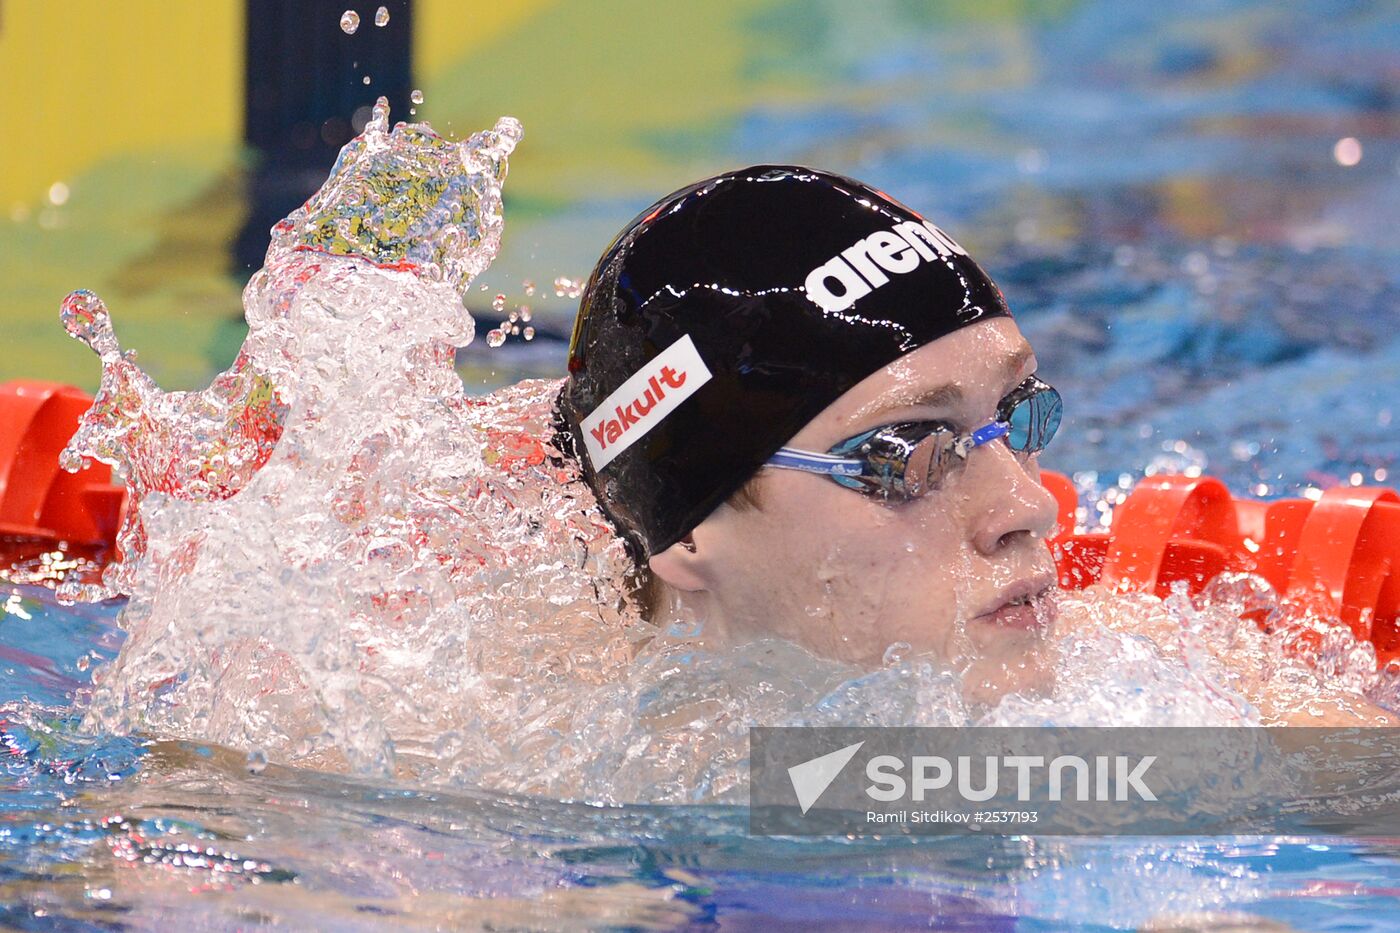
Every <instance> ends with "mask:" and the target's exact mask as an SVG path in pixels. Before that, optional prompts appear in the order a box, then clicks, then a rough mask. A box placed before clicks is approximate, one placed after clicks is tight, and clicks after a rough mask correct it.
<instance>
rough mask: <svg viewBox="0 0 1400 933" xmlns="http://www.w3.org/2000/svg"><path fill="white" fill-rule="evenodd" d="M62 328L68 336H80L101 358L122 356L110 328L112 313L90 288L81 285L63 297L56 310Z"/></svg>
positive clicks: (78, 338) (113, 358) (106, 359)
mask: <svg viewBox="0 0 1400 933" xmlns="http://www.w3.org/2000/svg"><path fill="white" fill-rule="evenodd" d="M58 318H59V320H60V321H61V322H62V323H63V329H64V330H66V331H68V334H69V336H71V337H73V338H75V339H77V340H81V341H82V342H83V343H85V344H87V345H88V346H89V347H91V348H92V349H93V350H94V351H95V352H96V353H97V355H98V356H99V357H101V358H102V360H103V361H104V362H106V361H115V360H117V359H119V358H120V356H121V349H120V348H119V347H118V346H117V334H116V331H114V330H112V317H111V315H109V314H108V313H107V306H106V305H105V304H103V303H102V299H101V298H98V297H97V296H96V295H94V294H93V293H92V292H90V291H88V290H87V289H85V288H80V289H78V290H77V291H75V292H72V293H70V294H69V295H68V297H67V298H65V299H63V306H62V308H61V309H60V310H59V312H58Z"/></svg>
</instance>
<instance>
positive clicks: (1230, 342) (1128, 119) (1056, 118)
mask: <svg viewBox="0 0 1400 933" xmlns="http://www.w3.org/2000/svg"><path fill="white" fill-rule="evenodd" d="M797 6H801V7H803V8H804V9H805V10H806V12H807V13H809V14H812V15H814V16H816V15H818V12H819V11H815V7H814V6H813V5H803V4H798V5H797ZM1051 6H1052V8H1051V9H1048V10H1047V11H1046V13H1045V15H1043V16H1042V15H1037V16H1028V17H1027V18H1026V21H1025V23H1024V24H1023V26H1024V28H1023V29H1020V30H1019V31H1018V32H1017V35H1016V41H1015V42H1010V41H1008V40H1007V39H1006V37H1005V36H1003V35H998V34H997V32H996V31H995V30H993V29H986V30H980V29H979V28H978V26H977V25H976V24H975V23H973V24H971V25H969V24H968V23H967V22H962V21H960V22H959V23H958V24H957V25H956V26H955V27H950V29H949V30H948V31H947V33H946V34H944V35H943V36H942V38H940V39H939V40H938V41H936V42H928V41H924V40H926V39H927V33H926V32H925V33H918V34H912V33H911V35H910V36H908V37H904V38H901V36H900V35H898V34H884V35H882V36H880V37H879V43H878V44H877V45H872V44H870V43H872V42H873V41H874V40H868V41H867V42H865V43H862V42H854V41H853V42H852V43H850V44H849V45H847V46H841V48H842V49H844V52H843V53H842V54H844V55H845V56H846V63H845V66H844V68H843V69H842V77H843V81H844V82H845V88H846V90H847V91H848V92H849V93H848V96H844V97H842V99H841V101H840V102H839V103H837V104H836V105H833V106H827V107H823V108H820V109H816V108H814V109H805V108H802V107H793V108H786V109H779V108H773V107H764V106H756V107H755V108H754V109H753V110H752V112H751V113H749V114H747V116H746V117H745V119H744V120H742V121H740V122H739V123H738V124H737V126H736V127H735V128H734V129H733V138H732V139H730V140H729V141H728V143H727V145H728V147H729V148H728V149H727V152H728V153H729V155H730V156H731V157H732V158H733V159H734V160H735V161H760V160H765V159H766V160H772V159H775V158H792V159H794V160H800V159H802V158H810V160H811V161H816V162H825V163H826V164H827V165H829V166H830V167H833V168H838V169H841V170H844V171H848V172H850V173H851V174H853V175H856V176H858V177H862V178H863V179H865V180H868V181H870V182H871V183H873V184H876V185H878V186H880V187H882V188H884V189H885V190H889V191H891V192H894V193H896V194H897V195H898V196H899V197H900V198H901V199H903V200H905V201H907V202H909V203H911V204H913V205H915V206H918V207H920V208H923V209H926V210H927V211H928V212H929V213H930V215H931V216H933V217H934V218H935V220H937V222H939V223H940V224H941V225H942V226H944V227H946V228H947V229H949V230H950V231H952V232H954V234H955V235H957V236H958V237H959V239H960V240H963V241H964V242H967V243H968V245H969V246H970V247H971V248H972V250H973V252H974V253H975V255H977V256H978V257H979V260H980V261H981V262H982V263H983V264H984V265H985V266H986V267H987V268H988V269H989V270H990V271H991V272H992V274H993V275H994V277H995V278H996V279H997V280H998V281H999V282H1000V283H1001V285H1002V287H1003V288H1004V290H1005V291H1006V293H1007V296H1008V299H1009V301H1010V303H1011V305H1012V307H1013V308H1014V309H1015V310H1016V312H1017V315H1018V320H1019V322H1020V323H1021V325H1022V327H1023V329H1024V330H1025V331H1026V333H1027V334H1028V335H1029V337H1030V338H1031V340H1032V342H1033V343H1034V345H1035V347H1036V349H1037V353H1038V356H1039V358H1040V360H1041V372H1042V374H1044V375H1046V376H1047V378H1050V379H1051V381H1053V382H1054V383H1055V384H1056V385H1057V387H1059V388H1060V389H1061V391H1062V392H1063V394H1064V396H1065V399H1066V408H1067V419H1066V424H1065V427H1064V429H1063V430H1062V433H1061V438H1060V439H1059V440H1057V442H1056V445H1055V446H1054V447H1053V448H1052V449H1051V450H1050V451H1047V453H1046V455H1045V458H1044V464H1045V465H1046V466H1047V467H1049V468H1052V469H1057V470H1061V471H1063V472H1066V473H1070V474H1072V475H1074V476H1075V478H1076V480H1077V481H1078V482H1079V484H1080V486H1081V488H1082V489H1083V491H1084V494H1085V502H1086V504H1087V509H1088V511H1087V512H1086V515H1085V521H1086V524H1090V525H1092V524H1095V523H1096V522H1101V521H1106V520H1107V517H1108V514H1109V512H1110V511H1111V506H1112V503H1113V502H1114V500H1115V497H1116V495H1117V494H1118V493H1117V492H1115V490H1117V491H1121V490H1123V489H1126V488H1129V487H1130V486H1131V484H1132V482H1133V481H1135V480H1136V479H1137V478H1138V477H1140V476H1142V475H1143V474H1144V473H1148V472H1161V471H1182V470H1204V471H1206V472H1209V473H1211V474H1213V475H1218V476H1221V477H1222V478H1224V479H1225V480H1226V481H1227V482H1228V483H1229V484H1230V486H1231V487H1232V489H1234V490H1235V491H1236V492H1237V493H1244V492H1250V493H1252V494H1255V495H1259V496H1264V497H1275V496H1282V495H1299V494H1304V495H1306V494H1309V493H1310V492H1311V491H1315V490H1319V489H1322V488H1326V487H1329V486H1331V485H1335V484H1339V483H1350V484H1357V485H1359V484H1377V485H1395V484H1396V476H1397V474H1396V470H1397V464H1396V460H1397V458H1400V439H1397V438H1398V437H1400V435H1397V433H1396V431H1395V429H1394V423H1393V421H1394V418H1395V416H1396V415H1397V414H1400V412H1396V411H1395V409H1396V407H1397V406H1400V328H1398V327H1397V326H1396V325H1397V324H1400V300H1397V299H1400V274H1397V271H1396V270H1397V269H1400V263H1397V262H1396V258H1397V255H1396V254H1397V252H1400V237H1398V236H1397V233H1396V228H1395V226H1394V224H1393V221H1391V220H1390V218H1392V217H1393V216H1394V215H1395V208H1396V207H1397V206H1400V142H1397V137H1400V132H1397V125H1400V124H1397V103H1396V96H1395V92H1394V76H1395V74H1396V73H1397V71H1396V69H1397V68H1400V51H1397V50H1400V13H1397V11H1396V10H1395V9H1394V7H1393V5H1387V4H1381V3H1375V4H1368V3H1362V2H1354V3H1341V2H1336V3H1323V2H1305V3H1300V4H1290V5H1287V6H1286V8H1285V7H1282V6H1280V5H1275V4H1250V3H1231V4H1224V5H1219V4H1194V5H1192V4H1188V5H1186V6H1184V7H1171V8H1168V6H1167V5H1165V4H1157V5H1150V6H1137V7H1134V8H1132V9H1125V8H1124V7H1123V5H1121V4H1113V3H1106V2H1105V3H1084V4H1066V5H1051ZM820 16H823V17H825V19H823V20H822V22H824V23H827V24H828V25H831V26H832V27H833V30H836V32H839V29H837V27H839V26H840V25H841V23H840V13H839V11H837V10H834V9H831V10H826V11H825V12H824V13H820ZM833 34H835V33H833ZM920 36H922V37H923V39H920V38H919V37H920ZM827 41H833V40H830V37H828V40H827ZM1104 49H1109V50H1110V51H1109V52H1108V53H1103V51H1102V50H1104ZM1091 53H1092V54H1091ZM770 64H771V63H770ZM1013 65H1014V66H1016V68H1017V69H1018V70H1017V71H1016V72H1015V73H1016V74H1017V75H1018V76H1019V77H1017V78H1016V79H1015V80H1003V81H998V80H994V78H995V77H996V75H997V74H998V73H1000V72H1002V71H1004V70H1005V69H1007V68H1009V67H1010V66H1013ZM1026 69H1029V74H1027V73H1026V71H1025V70H1026ZM947 88H955V89H956V93H955V94H950V93H945V89H947ZM527 129H528V128H527ZM1353 138H1354V139H1355V140H1356V145H1357V146H1358V147H1359V150H1360V157H1359V160H1357V161H1355V162H1354V164H1352V157H1353V155H1354V154H1356V150H1354V149H1353V148H1352V144H1351V143H1347V142H1345V141H1346V140H1348V139H1353ZM851 139H855V140H859V141H860V145H859V146H856V147H854V149H853V148H852V147H850V146H843V145H838V141H839V140H851ZM525 145H528V142H526V143H525ZM657 193H659V192H651V194H653V195H654V194H657ZM647 200H648V198H646V197H645V196H642V195H638V197H636V198H632V199H629V200H628V203H627V204H625V205H623V204H614V203H602V202H590V203H588V204H585V205H583V206H582V207H580V208H579V209H578V212H577V213H578V216H571V217H563V218H557V219H556V221H554V223H555V224H556V226H557V228H558V231H564V232H563V233H558V232H557V231H556V232H551V229H549V228H548V224H546V225H545V227H546V228H545V229H536V230H535V232H534V233H532V236H534V237H536V239H537V241H538V242H539V243H541V244H543V245H544V246H548V245H549V242H550V237H551V236H555V235H556V233H557V235H559V236H564V235H567V231H577V230H578V229H579V226H580V224H581V223H585V222H591V221H593V220H596V219H597V218H599V217H606V218H608V220H607V224H608V226H609V229H615V228H616V227H617V226H619V225H620V224H621V222H623V221H624V220H625V219H626V218H627V217H629V216H630V215H631V213H632V212H634V211H635V210H637V209H639V208H641V207H642V206H644V204H645V203H646V202H647ZM506 218H507V221H506V222H507V224H509V222H510V219H509V218H510V210H509V199H507V209H506ZM597 246H601V241H600V242H599V243H598V244H597ZM570 248H571V249H572V250H573V253H574V254H575V255H576V254H579V253H580V252H587V251H588V250H583V249H581V248H580V247H578V246H577V244H572V245H571V247H570ZM589 249H590V250H592V251H593V252H596V248H595V247H590V248H589ZM580 271H582V270H580ZM536 277H537V278H539V279H541V280H545V279H547V276H536ZM74 284H81V283H74ZM560 313H566V312H560ZM540 318H541V319H540V321H539V324H540V332H541V333H540V336H539V337H538V338H537V339H536V341H534V342H533V343H532V344H531V345H529V347H528V348H527V347H525V346H524V345H520V344H516V343H512V344H507V345H506V346H505V347H503V348H500V349H499V350H492V349H489V348H487V347H486V346H485V341H484V340H481V339H480V338H479V339H478V341H477V342H476V343H475V344H473V345H472V346H471V347H470V348H469V349H468V351H466V353H464V354H463V360H462V362H463V363H464V364H465V365H466V366H467V367H469V368H470V367H478V368H482V367H488V366H489V368H490V371H491V372H492V373H493V374H494V375H493V376H492V377H491V378H492V379H493V380H495V381H497V382H503V381H509V380H511V379H513V378H514V377H517V376H521V375H527V374H532V375H533V374H540V373H552V374H555V375H557V374H558V373H559V372H561V371H562V342H561V340H560V339H558V337H559V334H560V333H562V332H563V325H562V323H561V321H560V320H558V319H556V320H553V322H552V324H551V318H550V315H549V312H548V310H547V309H546V311H545V313H543V314H541V315H540ZM482 330H483V332H484V330H485V327H483V328H482ZM55 335H56V336H55V339H61V338H60V337H59V336H58V335H57V329H56V328H55ZM484 354H494V355H491V356H486V355H484ZM4 593H5V595H6V602H5V603H4V613H3V615H0V626H3V631H2V632H0V677H3V680H0V702H3V704H4V706H3V710H0V717H3V719H4V726H3V729H0V734H2V735H3V744H4V746H5V754H6V759H7V760H6V775H5V777H4V779H3V785H2V786H3V791H4V794H3V797H0V911H3V913H2V914H0V919H2V920H3V923H4V924H5V925H8V926H13V927H16V928H24V929H124V928H141V929H148V928H168V927H174V926H176V925H181V926H188V927H190V928H195V929H198V928H231V927H239V928H261V927H273V926H284V927H292V928H317V929H374V928H379V927H383V926H385V925H388V924H390V923H400V924H403V925H409V926H412V925H419V926H423V927H432V926H447V927H452V926H466V927H473V926H476V927H483V926H489V927H492V928H496V929H561V930H572V929H580V928H590V927H591V928H657V929H687V928H696V929H704V928H714V927H724V928H737V929H746V928H752V929H783V928H791V929H805V928H810V927H813V926H821V927H823V928H832V929H852V930H866V929H894V928H933V929H973V930H983V929H1015V930H1100V929H1105V930H1107V929H1131V928H1139V927H1143V926H1148V927H1149V928H1151V927H1152V926H1153V925H1155V926H1156V928H1159V929H1173V928H1180V929H1199V928H1210V925H1211V924H1215V925H1217V926H1218V927H1220V928H1232V927H1230V926H1229V924H1231V923H1236V924H1238V927H1236V928H1244V929H1256V928H1262V929H1269V928H1270V927H1269V926H1268V925H1267V924H1269V923H1276V924H1279V925H1280V926H1279V927H1278V928H1280V929H1288V928H1294V929H1307V930H1383V929H1397V928H1400V921H1397V920H1396V919H1395V918H1396V917H1397V916H1400V911H1397V907H1400V842H1397V841H1396V840H1393V839H1372V840H1355V839H1352V840H1343V839H1335V838H1327V837H1309V838H1259V837H1228V838H1211V839H1189V838H1188V839H1181V838H1177V839H1146V838H1117V839H1065V838H1057V839H1032V838H1022V837H999V838H985V839H982V838H962V837H951V838H926V839H919V840H900V841H892V840H845V839H810V840H776V839H762V838H751V837H749V836H748V835H747V834H746V825H747V814H746V813H745V811H744V810H743V809H742V808H741V807H735V806H728V805H721V804H707V805H701V806H682V805H668V806H641V805H625V806H601V805H590V804H586V803H570V802H559V801H557V800H552V799H549V798H547V797H537V796H536V797H523V796H514V795H511V794H507V793H502V792H499V791H487V790H482V789H479V788H475V787H473V786H471V785H470V784H465V785H464V784H457V785H452V786H444V785H439V784H432V785H428V784H425V783H416V784H415V783H401V782H398V781H395V780H391V779H388V778H384V777H363V776H360V777H354V776H345V775H337V774H327V773H322V772H319V771H314V770H309V769H291V768H286V767H283V766H279V765H277V764H275V763H272V764H269V763H268V762H267V761H266V759H265V757H264V756H262V755H261V754H260V753H258V752H257V751H256V750H253V751H252V752H251V753H250V751H249V749H248V748H245V747H240V748H237V749H233V748H230V747H224V746H219V745H213V744H202V743H200V742H198V741H165V742H155V741H153V740H150V739H145V738H127V737H120V736H116V735H113V734H110V733H99V734H96V735H92V734H86V733H85V732H84V730H83V728H82V726H81V720H82V711H83V710H84V709H85V697H86V691H87V690H88V685H89V684H90V682H91V677H92V673H93V671H94V669H95V668H96V667H97V666H98V665H99V664H100V663H101V662H103V661H105V660H108V659H111V658H112V657H114V656H115V655H116V653H117V651H118V649H119V647H120V645H121V643H122V638H123V634H122V632H121V630H120V629H118V628H117V625H116V620H117V615H118V612H119V611H120V608H121V604H120V602H118V601H108V602H104V603H98V604H91V605H76V606H64V605H59V604H58V603H57V602H56V601H55V600H54V599H53V597H52V595H51V593H50V592H49V591H48V590H46V589H43V588H39V587H32V586H21V585H15V586H7V587H6V589H5V590H4ZM256 622H257V619H256V618H245V619H232V618H230V619H229V620H228V625H230V626H233V625H235V624H239V625H253V624H256ZM138 699H139V700H140V701H141V702H146V701H147V698H144V697H142V698H138ZM429 699H431V698H429ZM157 700H158V698H157ZM152 702H153V704H154V703H155V702H156V701H152ZM275 757H276V756H274V759H275ZM1241 914H1247V915H1249V917H1250V918H1252V919H1241V918H1240V916H1239V915H1241Z"/></svg>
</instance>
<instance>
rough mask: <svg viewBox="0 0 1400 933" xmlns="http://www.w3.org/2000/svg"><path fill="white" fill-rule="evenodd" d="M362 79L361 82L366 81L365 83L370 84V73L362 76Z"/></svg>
mask: <svg viewBox="0 0 1400 933" xmlns="http://www.w3.org/2000/svg"><path fill="white" fill-rule="evenodd" d="M360 80H361V82H362V83H364V84H369V75H365V76H364V77H363V78H361V79H360Z"/></svg>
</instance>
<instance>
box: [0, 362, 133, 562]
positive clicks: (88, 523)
mask: <svg viewBox="0 0 1400 933" xmlns="http://www.w3.org/2000/svg"><path fill="white" fill-rule="evenodd" d="M91 405H92V396H90V395H87V394H86V393H84V392H81V391H79V390H78V389H75V388H73V387H72V386H65V385H60V384H59V383H56V382H40V381H37V380H28V379H20V380H15V381H12V382H6V383H0V534H4V535H20V536H24V537H32V538H48V539H52V540H54V541H67V542H70V543H72V544H83V545H106V546H111V545H112V544H113V543H114V542H115V540H116V536H117V529H118V528H119V527H120V526H121V518H122V511H123V509H124V508H125V507H126V490H125V489H123V488H122V487H120V486H114V485H112V470H111V468H110V467H108V466H107V465H106V464H102V463H93V464H91V465H89V466H88V467H87V468H86V469H83V470H79V471H78V472H77V473H68V472H65V471H64V470H62V469H60V468H59V465H58V455H59V453H61V452H62V450H63V447H64V445H65V444H67V443H68V440H69V438H71V437H72V436H73V433H74V432H75V431H77V430H78V418H79V417H80V416H81V415H82V413H83V412H85V411H87V410H88V408H89V407H90V406H91Z"/></svg>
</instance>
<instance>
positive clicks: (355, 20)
mask: <svg viewBox="0 0 1400 933" xmlns="http://www.w3.org/2000/svg"><path fill="white" fill-rule="evenodd" d="M359 28H360V14H359V13H356V12H355V11H354V10H346V11H345V12H344V13H342V14H340V29H341V31H342V32H344V33H345V34H346V35H347V36H353V35H354V34H355V30H356V29H359Z"/></svg>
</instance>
